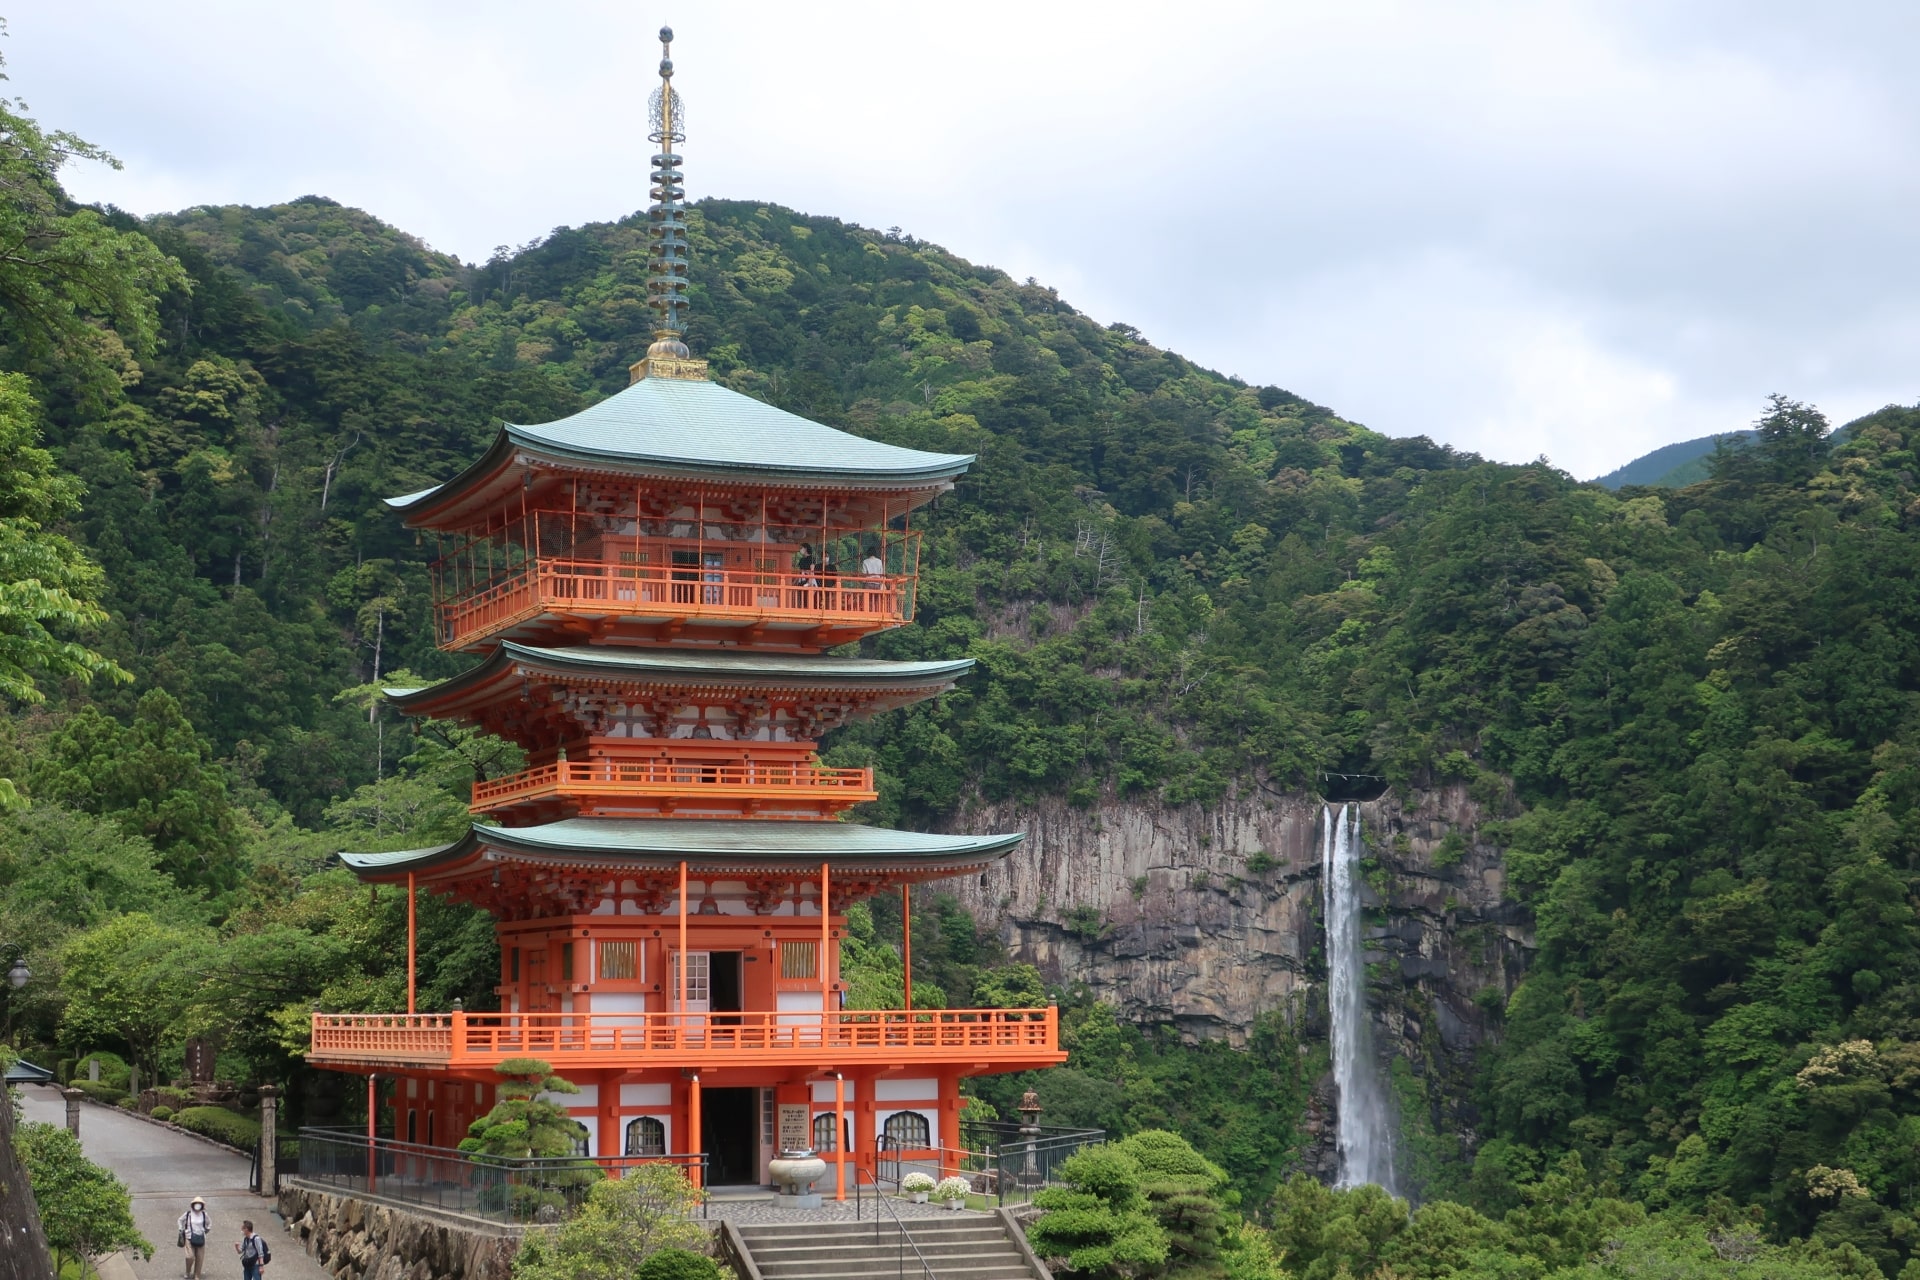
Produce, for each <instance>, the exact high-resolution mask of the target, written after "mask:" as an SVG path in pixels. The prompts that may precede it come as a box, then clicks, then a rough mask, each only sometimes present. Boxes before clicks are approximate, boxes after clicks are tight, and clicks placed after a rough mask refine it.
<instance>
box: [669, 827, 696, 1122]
mask: <svg viewBox="0 0 1920 1280" xmlns="http://www.w3.org/2000/svg"><path fill="white" fill-rule="evenodd" d="M675 968H676V969H677V970H678V971H679V974H678V977H679V987H680V992H679V996H678V997H677V998H678V1001H679V1014H680V1016H679V1017H678V1018H675V1019H674V1042H675V1043H676V1044H678V1043H680V1042H682V1041H683V1040H684V1039H685V1038H686V1034H687V1028H686V1023H687V864H686V863H685V862H682V863H681V864H680V958H679V961H678V962H677V964H676V965H675ZM694 1079H695V1088H696V1089H697V1088H698V1080H699V1077H697V1076H696V1077H695V1078H694ZM696 1096H697V1094H696ZM695 1114H696V1115H698V1114H699V1111H698V1109H697V1108H696V1109H695ZM695 1123H696V1126H697V1124H698V1122H697V1121H696V1122H695ZM696 1131H697V1129H696Z"/></svg>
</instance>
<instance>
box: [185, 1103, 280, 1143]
mask: <svg viewBox="0 0 1920 1280" xmlns="http://www.w3.org/2000/svg"><path fill="white" fill-rule="evenodd" d="M173 1122H174V1123H175V1124H177V1125H179V1126H180V1127H181V1128H182V1129H191V1130H192V1131H193V1132H195V1133H198V1134H204V1135H205V1136H206V1137H209V1138H212V1139H213V1140H214V1141H216V1142H224V1143H226V1144H227V1145H228V1146H230V1147H238V1148H240V1149H241V1150H242V1151H251V1150H253V1148H254V1147H256V1146H258V1145H259V1143H260V1122H259V1121H258V1120H255V1119H254V1118H253V1117H251V1116H243V1115H239V1114H237V1113H235V1112H232V1111H229V1110H227V1109H226V1108H225V1107H185V1108H182V1109H181V1110H179V1111H176V1112H174V1115H173Z"/></svg>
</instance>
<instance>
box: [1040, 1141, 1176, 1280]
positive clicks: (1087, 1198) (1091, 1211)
mask: <svg viewBox="0 0 1920 1280" xmlns="http://www.w3.org/2000/svg"><path fill="white" fill-rule="evenodd" d="M1143 1176H1144V1175H1143V1173H1142V1171H1141V1168H1140V1165H1139V1162H1138V1161H1136V1160H1135V1159H1134V1158H1133V1157H1132V1156H1130V1155H1128V1154H1127V1153H1125V1152H1123V1151H1120V1150H1117V1149H1116V1148H1114V1147H1112V1146H1102V1147H1087V1148H1083V1149H1082V1150H1080V1151H1077V1152H1075V1153H1074V1154H1073V1155H1071V1156H1069V1157H1068V1158H1067V1159H1066V1160H1065V1161H1064V1162H1063V1163H1062V1164H1061V1166H1060V1177H1061V1180H1062V1181H1063V1182H1064V1183H1065V1184H1066V1185H1064V1186H1059V1187H1048V1188H1047V1189H1046V1190H1044V1191H1042V1192H1041V1193H1040V1194H1039V1195H1038V1196H1036V1197H1035V1198H1034V1203H1035V1204H1036V1205H1037V1206H1038V1207H1039V1208H1040V1209H1041V1210H1042V1213H1041V1216H1040V1217H1039V1219H1037V1220H1036V1221H1035V1222H1034V1223H1033V1224H1032V1225H1031V1226H1030V1227H1028V1228H1027V1239H1028V1241H1029V1242H1031V1243H1032V1245H1033V1248H1034V1252H1036V1253H1038V1254H1039V1255H1040V1257H1041V1258H1042V1259H1044V1260H1045V1261H1046V1262H1047V1265H1048V1266H1049V1267H1052V1268H1055V1269H1056V1270H1065V1271H1070V1272H1072V1273H1073V1274H1075V1275H1080V1276H1086V1277H1088V1280H1109V1278H1121V1277H1126V1278H1131V1277H1139V1276H1147V1275H1153V1274H1155V1273H1156V1272H1157V1271H1158V1269H1159V1268H1160V1267H1161V1266H1162V1264H1164V1263H1165V1262H1166V1260H1167V1233H1166V1232H1165V1231H1164V1230H1163V1229H1162V1228H1161V1226H1160V1224H1159V1223H1158V1222H1156V1221H1154V1219H1153V1216H1152V1215H1151V1214H1150V1213H1148V1212H1147V1207H1146V1197H1145V1196H1144V1195H1143V1194H1142V1193H1141V1189H1140V1188H1141V1182H1142V1180H1143Z"/></svg>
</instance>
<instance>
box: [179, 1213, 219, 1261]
mask: <svg viewBox="0 0 1920 1280" xmlns="http://www.w3.org/2000/svg"><path fill="white" fill-rule="evenodd" d="M212 1230H213V1223H212V1221H211V1220H210V1219H209V1218H208V1217H207V1202H206V1201H205V1200H202V1199H201V1198H200V1197H199V1196H195V1197H194V1198H193V1199H192V1200H191V1201H190V1202H189V1203H188V1204H187V1211H186V1212H185V1213H183V1214H181V1215H180V1252H181V1256H180V1261H181V1265H182V1267H183V1270H182V1271H181V1275H182V1276H183V1277H185V1278H186V1280H200V1268H201V1267H202V1266H203V1265H204V1264H205V1263H206V1260H207V1236H208V1235H209V1234H210V1233H211V1232H212Z"/></svg>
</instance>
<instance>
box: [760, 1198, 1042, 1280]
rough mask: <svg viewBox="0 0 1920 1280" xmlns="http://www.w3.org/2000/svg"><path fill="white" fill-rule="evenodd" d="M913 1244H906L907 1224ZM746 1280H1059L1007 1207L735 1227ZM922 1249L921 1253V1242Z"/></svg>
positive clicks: (909, 1237) (908, 1235)
mask: <svg viewBox="0 0 1920 1280" xmlns="http://www.w3.org/2000/svg"><path fill="white" fill-rule="evenodd" d="M901 1227H904V1228H905V1230H906V1233H907V1237H908V1239H910V1240H911V1241H912V1244H910V1245H908V1246H907V1247H906V1248H905V1250H904V1261H903V1257H902V1254H903V1250H902V1249H901V1245H900V1228H901ZM727 1229H728V1230H730V1231H731V1232H733V1233H734V1236H735V1239H736V1240H737V1241H738V1251H737V1252H738V1255H739V1257H738V1258H737V1259H736V1264H738V1263H739V1262H744V1263H745V1264H746V1265H745V1266H738V1265H736V1269H737V1270H739V1271H741V1272H742V1273H743V1275H742V1280H894V1277H901V1278H902V1280H926V1270H923V1269H922V1268H921V1259H922V1258H924V1259H925V1260H926V1268H927V1269H928V1270H931V1271H932V1272H933V1276H934V1280H1052V1277H1051V1276H1050V1275H1049V1274H1048V1273H1047V1269H1046V1268H1045V1267H1044V1266H1042V1265H1041V1263H1040V1261H1039V1259H1037V1258H1035V1257H1034V1256H1033V1254H1032V1253H1031V1251H1029V1250H1028V1249H1027V1247H1026V1237H1025V1236H1024V1235H1021V1234H1020V1228H1019V1225H1018V1224H1017V1223H1015V1222H1014V1221H1013V1219H1012V1218H1011V1217H1010V1216H1009V1215H1007V1214H1005V1213H955V1214H941V1215H940V1216H939V1217H937V1218H934V1217H912V1218H904V1219H902V1221H901V1223H900V1226H899V1227H896V1226H895V1224H894V1223H893V1221H892V1220H891V1219H885V1218H883V1219H882V1220H881V1223H880V1227H879V1232H878V1235H879V1239H878V1242H877V1243H876V1242H875V1230H874V1224H873V1223H872V1222H821V1223H810V1222H807V1223H781V1224H778V1225H746V1224H741V1225H737V1226H736V1225H734V1224H731V1223H729V1224H728V1227H727ZM916 1247H917V1248H918V1250H919V1253H918V1255H917V1256H916V1255H915V1252H914V1250H915V1248H916Z"/></svg>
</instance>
